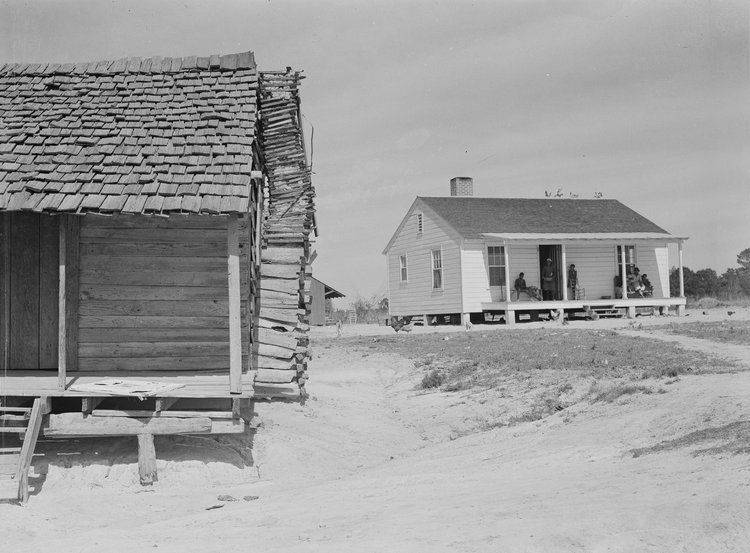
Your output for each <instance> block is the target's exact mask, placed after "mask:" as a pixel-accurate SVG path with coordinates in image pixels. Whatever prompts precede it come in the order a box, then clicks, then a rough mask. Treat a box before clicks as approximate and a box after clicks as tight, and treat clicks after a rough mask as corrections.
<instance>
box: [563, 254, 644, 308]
mask: <svg viewBox="0 0 750 553" xmlns="http://www.w3.org/2000/svg"><path fill="white" fill-rule="evenodd" d="M565 256H566V258H567V259H566V263H567V264H568V266H570V264H571V263H573V264H575V266H576V271H578V286H579V288H583V289H584V290H585V293H586V299H589V300H596V299H599V298H601V297H602V296H610V297H612V298H614V297H615V275H616V274H617V264H616V262H615V259H616V257H617V246H615V245H612V244H601V243H596V242H582V243H576V244H568V245H566V246H565ZM637 256H638V254H637V253H636V258H637ZM566 270H567V268H566Z"/></svg>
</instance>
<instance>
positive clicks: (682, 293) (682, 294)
mask: <svg viewBox="0 0 750 553" xmlns="http://www.w3.org/2000/svg"><path fill="white" fill-rule="evenodd" d="M677 257H678V259H679V267H680V268H679V272H680V298H684V297H685V275H684V274H683V271H682V241H679V242H677ZM684 314H685V305H684V304H683V305H678V306H677V315H679V316H680V317H681V316H683V315H684Z"/></svg>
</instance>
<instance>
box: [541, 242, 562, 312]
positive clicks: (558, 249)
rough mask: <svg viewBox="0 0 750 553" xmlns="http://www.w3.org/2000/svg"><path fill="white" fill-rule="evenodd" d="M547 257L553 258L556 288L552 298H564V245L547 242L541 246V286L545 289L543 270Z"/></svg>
mask: <svg viewBox="0 0 750 553" xmlns="http://www.w3.org/2000/svg"><path fill="white" fill-rule="evenodd" d="M547 259H551V260H552V269H553V270H554V272H555V274H554V278H555V280H554V283H555V285H554V290H553V291H552V298H553V299H555V300H561V299H562V272H563V270H564V268H563V266H562V246H561V245H560V244H545V245H541V246H539V288H541V289H542V290H544V287H543V283H542V272H543V270H544V264H545V261H546V260H547Z"/></svg>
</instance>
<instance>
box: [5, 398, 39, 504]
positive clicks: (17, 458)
mask: <svg viewBox="0 0 750 553" xmlns="http://www.w3.org/2000/svg"><path fill="white" fill-rule="evenodd" d="M42 405H43V400H42V398H36V399H34V405H33V406H32V407H31V408H27V407H2V408H0V409H2V410H1V411H0V413H3V414H2V415H0V433H4V434H11V433H15V434H20V436H19V438H21V439H22V440H23V444H22V445H21V447H20V448H19V447H3V448H0V498H4V499H18V501H20V502H21V503H26V501H28V499H29V468H30V467H31V459H32V457H33V456H34V449H35V448H36V442H37V438H38V437H39V429H40V427H41V425H42V410H43V408H42ZM19 413H20V414H19Z"/></svg>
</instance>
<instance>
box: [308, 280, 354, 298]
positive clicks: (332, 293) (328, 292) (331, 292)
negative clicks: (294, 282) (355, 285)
mask: <svg viewBox="0 0 750 553" xmlns="http://www.w3.org/2000/svg"><path fill="white" fill-rule="evenodd" d="M310 278H311V279H312V280H314V281H316V282H318V283H319V284H320V285H321V286H323V295H324V296H325V298H326V299H334V298H345V297H346V295H345V294H342V293H341V292H339V291H338V290H336V289H335V288H333V287H331V286H328V285H327V284H326V283H325V282H323V281H322V280H320V279H317V278H315V277H310Z"/></svg>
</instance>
